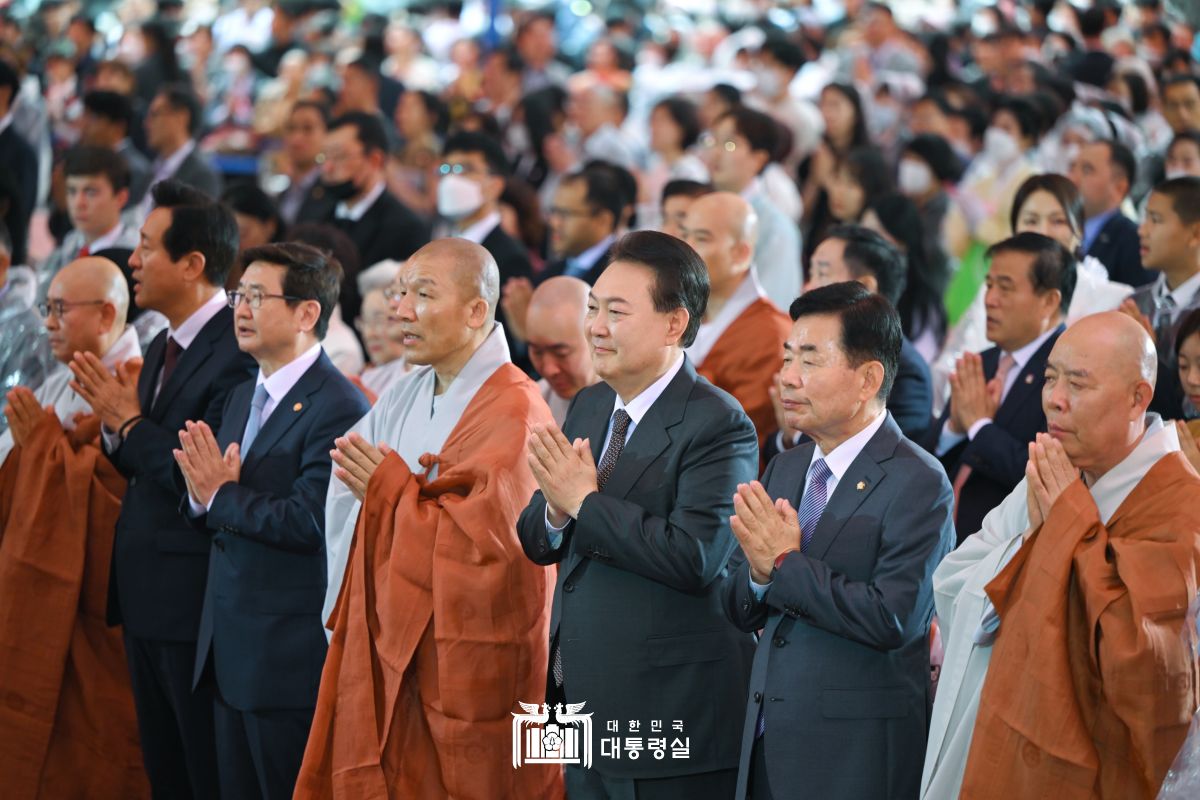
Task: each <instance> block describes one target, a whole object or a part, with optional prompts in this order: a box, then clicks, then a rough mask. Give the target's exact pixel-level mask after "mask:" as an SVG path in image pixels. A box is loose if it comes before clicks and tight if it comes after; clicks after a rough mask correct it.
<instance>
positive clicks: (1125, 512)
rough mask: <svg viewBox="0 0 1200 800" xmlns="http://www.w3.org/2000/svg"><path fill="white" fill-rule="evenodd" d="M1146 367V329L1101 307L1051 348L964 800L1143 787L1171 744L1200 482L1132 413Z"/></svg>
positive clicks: (1138, 409)
mask: <svg viewBox="0 0 1200 800" xmlns="http://www.w3.org/2000/svg"><path fill="white" fill-rule="evenodd" d="M1155 372H1156V357H1155V354H1154V346H1153V343H1152V341H1151V340H1150V338H1149V337H1148V336H1147V335H1146V334H1145V332H1144V331H1142V330H1141V328H1140V326H1138V324H1137V323H1136V322H1133V321H1132V320H1130V319H1129V318H1128V317H1123V316H1122V315H1120V314H1117V313H1115V312H1112V313H1107V314H1098V315H1095V316H1092V317H1086V318H1084V319H1083V320H1080V321H1079V322H1077V323H1076V324H1075V325H1074V326H1072V327H1071V328H1068V329H1067V331H1066V333H1064V334H1063V335H1062V337H1061V338H1060V339H1059V341H1058V343H1057V344H1056V345H1055V347H1054V350H1053V351H1052V352H1051V354H1050V358H1049V360H1048V362H1047V369H1046V374H1047V379H1046V384H1045V389H1044V390H1043V406H1044V407H1045V410H1046V418H1047V421H1048V424H1049V431H1050V433H1049V434H1048V435H1047V434H1042V435H1040V436H1039V439H1038V441H1037V442H1036V443H1034V444H1033V445H1031V458H1030V462H1029V466H1028V467H1027V469H1026V476H1027V481H1028V486H1029V490H1028V493H1029V496H1030V505H1029V517H1030V527H1029V531H1028V532H1027V533H1026V534H1025V537H1026V538H1025V543H1024V545H1023V546H1022V547H1021V548H1020V550H1018V551H1017V553H1016V555H1015V556H1014V557H1013V560H1012V561H1011V562H1010V563H1009V564H1008V565H1007V566H1006V567H1005V568H1004V569H1003V570H1001V572H1000V573H999V574H998V575H997V576H996V577H995V578H994V579H993V580H992V582H991V583H990V584H988V586H987V594H988V597H989V598H990V599H991V602H992V603H993V605H994V606H995V609H996V612H997V613H998V615H999V618H1000V627H999V631H998V635H997V638H996V644H995V647H994V650H993V653H992V658H991V663H990V666H989V668H988V672H987V677H986V679H985V681H984V686H983V692H982V695H981V697H980V704H979V714H978V718H977V720H976V724H975V729H974V735H973V738H972V741H971V748H970V753H969V755H968V758H967V766H966V775H965V777H964V780H963V788H962V794H961V796H962V797H963V798H997V800H999V798H1005V800H1009V799H1010V798H1016V797H1020V798H1025V797H1029V798H1035V797H1036V798H1043V797H1045V798H1053V799H1054V800H1074V798H1081V799H1082V798H1093V797H1099V798H1112V799H1113V800H1132V799H1133V798H1153V797H1154V796H1155V795H1156V794H1157V793H1158V789H1159V786H1160V785H1161V783H1162V780H1163V777H1164V776H1165V775H1166V772H1167V769H1168V768H1169V767H1170V765H1171V762H1172V761H1173V760H1174V758H1175V756H1176V754H1177V753H1178V751H1179V748H1180V746H1181V745H1182V744H1183V741H1184V739H1185V737H1186V735H1187V730H1188V724H1189V722H1190V721H1191V718H1192V714H1193V712H1194V711H1195V710H1196V707H1197V703H1198V702H1200V688H1198V687H1200V671H1198V669H1197V663H1196V657H1195V654H1194V653H1193V651H1192V648H1191V645H1190V644H1189V642H1190V639H1191V637H1185V636H1184V635H1183V633H1184V630H1183V629H1184V627H1185V626H1186V625H1187V624H1188V622H1187V619H1186V614H1187V610H1188V606H1189V604H1190V603H1191V602H1192V601H1193V600H1194V599H1195V598H1196V595H1197V588H1198V584H1197V579H1198V567H1200V502H1197V498H1198V497H1200V478H1198V477H1197V476H1196V474H1195V473H1194V472H1193V471H1192V470H1191V469H1190V467H1188V466H1187V464H1186V461H1185V459H1184V457H1183V455H1182V454H1181V453H1180V452H1179V444H1178V439H1177V432H1176V429H1175V428H1174V427H1173V426H1165V427H1164V426H1163V425H1162V422H1161V420H1159V419H1158V418H1157V415H1149V416H1145V411H1146V408H1147V407H1148V405H1149V403H1150V398H1151V396H1152V394H1153V383H1154V377H1155ZM1080 471H1082V472H1083V477H1084V479H1085V480H1086V481H1087V484H1086V485H1085V483H1084V482H1083V481H1082V480H1080V475H1079V473H1080Z"/></svg>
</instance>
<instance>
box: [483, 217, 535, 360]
mask: <svg viewBox="0 0 1200 800" xmlns="http://www.w3.org/2000/svg"><path fill="white" fill-rule="evenodd" d="M482 245H483V249H484V250H487V251H488V252H489V253H491V254H492V258H494V259H496V266H498V267H499V268H500V286H501V287H503V286H504V284H505V282H506V281H508V280H509V279H511V278H527V279H530V280H532V279H533V264H531V263H530V261H529V254H528V253H526V252H525V247H524V245H522V244H520V243H519V242H517V241H516V240H515V239H513V238H512V237H511V236H509V235H508V234H507V233H505V232H504V229H503V228H501V227H500V226H499V225H497V226H496V227H494V228H492V232H491V233H489V234H488V235H487V236H485V237H484V239H483V242H482ZM496 321H497V322H499V323H500V324H501V325H502V326H503V327H504V332H505V338H507V339H508V349H509V351H510V354H511V355H512V360H513V363H514V364H516V365H517V366H518V367H520V368H521V369H523V370H525V371H526V372H530V371H531V370H532V367H533V365H532V364H531V363H530V362H529V350H528V348H527V347H526V345H525V343H524V342H519V341H517V340H516V339H514V338H513V336H512V335H511V334H510V333H509V331H508V317H507V316H505V314H504V309H502V308H500V307H497V308H496Z"/></svg>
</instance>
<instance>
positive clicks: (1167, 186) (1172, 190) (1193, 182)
mask: <svg viewBox="0 0 1200 800" xmlns="http://www.w3.org/2000/svg"><path fill="white" fill-rule="evenodd" d="M1154 194H1161V195H1164V196H1166V197H1169V198H1170V199H1171V208H1172V210H1174V212H1175V214H1176V216H1178V217H1179V219H1180V220H1181V221H1182V222H1183V224H1184V225H1194V224H1195V223H1197V222H1200V178H1194V177H1192V176H1191V175H1181V176H1180V177H1178V178H1171V179H1170V180H1166V181H1163V182H1162V183H1160V184H1158V185H1157V186H1155V187H1154Z"/></svg>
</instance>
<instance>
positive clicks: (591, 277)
mask: <svg viewBox="0 0 1200 800" xmlns="http://www.w3.org/2000/svg"><path fill="white" fill-rule="evenodd" d="M610 258H612V248H611V247H610V248H609V249H608V251H607V252H606V253H605V254H604V255H602V256H600V258H598V259H596V263H594V264H592V268H591V269H589V270H588V271H587V272H586V273H584V274H583V275H580V276H579V278H580V279H581V280H582V281H584V282H585V283H586V284H587V285H588V286H595V285H596V281H597V280H599V278H600V273H602V272H604V270H605V268H606V267H607V266H608V262H609V259H610ZM566 272H567V260H566V259H565V258H560V259H558V260H556V261H551V262H550V263H549V264H547V265H546V268H545V269H544V270H542V271H541V272H540V273H539V274H538V276H537V283H539V284H540V283H541V282H542V281H544V280H546V279H547V278H553V277H556V276H558V275H565V274H566Z"/></svg>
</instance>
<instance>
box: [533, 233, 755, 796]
mask: <svg viewBox="0 0 1200 800" xmlns="http://www.w3.org/2000/svg"><path fill="white" fill-rule="evenodd" d="M656 299H657V300H658V301H659V302H657V303H656V302H655V300H656ZM707 299H708V275H707V272H706V271H705V268H704V263H703V261H701V260H700V257H699V256H698V255H696V253H695V251H693V250H692V249H691V248H690V247H688V246H687V245H686V244H685V243H683V242H682V241H680V240H679V239H676V238H675V237H673V236H668V235H667V234H664V233H658V232H655V231H641V232H638V233H631V234H628V235H627V236H625V237H624V238H622V239H621V240H620V241H619V242H617V244H616V246H615V247H614V249H613V261H612V264H611V265H610V266H609V267H608V268H607V269H606V270H605V271H604V274H603V275H601V276H600V279H599V280H598V281H597V282H596V285H595V287H594V289H593V291H592V296H591V298H590V300H589V305H588V316H587V325H588V333H589V338H590V341H591V343H592V348H593V360H594V362H595V365H596V372H597V374H598V375H599V376H600V378H601V380H602V381H603V382H602V383H599V384H596V385H594V386H590V387H588V388H586V389H583V390H581V391H580V392H579V394H578V395H576V397H575V400H574V401H573V403H572V405H571V408H570V411H569V412H568V413H567V419H566V424H565V425H564V426H563V431H561V432H560V431H558V430H557V429H549V430H547V429H544V428H537V429H535V431H534V433H533V436H532V437H531V440H530V442H531V453H532V456H531V459H530V464H531V466H532V468H533V474H534V478H535V479H536V480H537V482H538V485H539V486H540V487H541V490H540V491H538V492H537V493H535V494H534V496H533V499H532V500H531V501H530V503H529V506H528V507H527V508H526V509H525V511H524V512H523V513H522V515H521V519H520V522H519V523H518V527H517V530H518V533H519V535H520V537H521V544H522V545H523V547H524V549H525V553H526V555H528V556H529V558H530V559H532V560H533V561H534V562H535V563H538V564H554V563H557V564H558V565H559V568H558V582H557V585H556V586H555V593H554V610H553V612H552V615H551V621H550V631H551V633H550V652H551V657H550V670H549V673H548V676H549V677H548V680H547V682H548V684H549V686H548V687H547V702H548V703H549V705H550V707H551V708H555V709H559V708H560V706H558V704H559V703H586V704H587V706H586V708H585V709H584V710H585V711H591V712H594V714H595V716H594V717H593V724H594V726H595V728H596V730H597V731H599V732H600V733H598V734H597V738H599V737H603V736H606V734H607V733H609V732H617V733H620V734H621V736H619V737H617V740H616V741H617V746H616V747H615V749H614V747H612V746H606V744H605V742H604V741H602V742H601V746H600V748H599V753H595V754H594V757H593V759H592V768H591V769H583V768H580V767H578V766H572V765H569V766H568V767H567V771H566V778H567V793H568V795H570V797H571V798H572V800H580V799H581V798H582V799H584V800H586V799H587V798H616V797H621V798H625V797H634V796H635V794H636V796H637V797H654V798H681V799H682V798H710V797H711V798H722V800H723V799H724V798H728V797H729V796H730V794H731V793H732V792H733V787H734V783H735V780H736V770H735V767H736V765H737V752H738V732H737V727H738V722H739V721H740V720H741V715H742V707H743V704H744V702H745V686H746V682H747V678H748V672H747V669H748V666H749V656H750V650H751V647H752V645H751V639H750V637H749V635H747V634H741V633H739V632H737V631H735V630H734V629H733V628H731V627H730V626H729V625H728V624H727V623H726V622H725V620H724V618H723V614H722V610H721V596H720V592H719V589H720V580H719V579H720V578H721V577H722V576H723V575H724V574H725V570H726V563H727V561H728V559H729V556H730V554H732V552H733V550H734V541H733V536H732V535H731V534H730V532H729V527H728V522H727V520H728V517H729V515H730V513H731V512H732V508H733V507H732V504H731V501H732V497H733V493H734V490H735V489H736V488H737V485H738V484H739V483H742V482H744V481H748V480H750V479H751V478H753V477H754V474H755V472H756V471H757V467H758V447H757V438H756V435H755V432H754V426H753V425H752V424H751V422H750V420H749V419H748V418H747V417H746V414H745V412H744V411H742V409H741V407H740V406H739V405H738V402H737V401H736V400H735V399H733V397H731V396H730V395H728V394H726V393H725V392H723V391H721V390H720V389H717V388H716V387H714V386H713V385H712V384H710V383H709V382H708V381H706V380H705V379H704V378H701V377H698V376H697V375H696V371H695V369H694V368H693V367H692V365H691V363H690V362H689V361H688V360H687V358H686V357H685V356H684V354H683V348H684V347H685V346H687V345H690V344H691V342H692V340H693V339H694V338H695V336H696V331H697V330H698V329H699V326H700V321H701V319H702V317H703V315H704V307H705V305H706V303H707ZM664 309H665V310H664ZM597 464H598V465H599V466H598V467H597ZM676 721H677V722H678V724H676ZM647 737H649V739H647ZM658 737H665V738H666V740H668V741H670V742H671V744H672V746H674V745H675V743H676V741H679V742H680V743H682V742H683V740H684V739H685V737H686V739H687V740H688V742H689V743H690V753H689V757H688V758H687V759H686V760H685V759H683V758H680V757H678V753H677V752H672V753H671V754H670V755H667V756H664V757H662V758H657V757H652V756H651V753H650V752H648V751H647V752H644V753H641V754H640V757H639V758H632V757H630V756H629V754H626V755H625V757H622V754H621V750H622V749H623V748H626V747H628V746H629V742H630V741H631V740H636V741H637V742H638V743H639V744H641V745H642V746H643V747H644V748H647V749H655V748H654V747H653V745H652V744H651V741H652V740H653V739H655V738H658ZM608 744H609V745H611V740H610V741H609V742H608ZM662 749H663V750H665V749H666V745H665V744H663V748H662Z"/></svg>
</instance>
